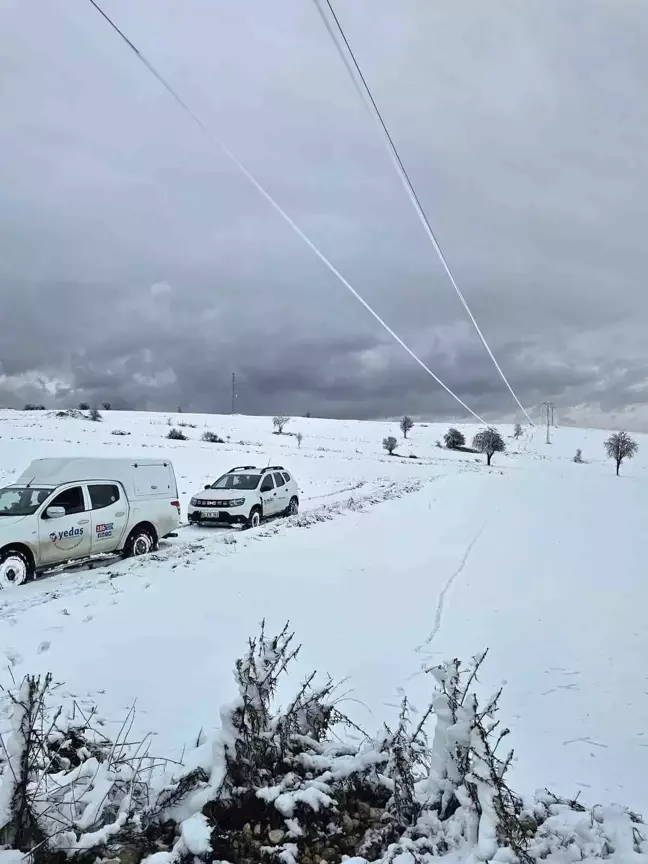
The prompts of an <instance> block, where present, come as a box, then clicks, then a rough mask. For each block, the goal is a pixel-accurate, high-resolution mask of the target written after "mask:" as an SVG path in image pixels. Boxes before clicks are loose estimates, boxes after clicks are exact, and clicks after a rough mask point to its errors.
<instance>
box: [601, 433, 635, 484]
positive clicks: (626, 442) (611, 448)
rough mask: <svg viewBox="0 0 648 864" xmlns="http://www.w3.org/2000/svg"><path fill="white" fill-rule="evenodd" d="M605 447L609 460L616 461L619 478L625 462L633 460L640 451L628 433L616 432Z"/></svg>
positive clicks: (606, 442)
mask: <svg viewBox="0 0 648 864" xmlns="http://www.w3.org/2000/svg"><path fill="white" fill-rule="evenodd" d="M604 446H605V452H606V453H607V455H608V458H610V459H614V461H615V463H616V473H617V477H618V476H619V470H620V468H621V463H622V462H623V460H624V459H632V458H633V456H635V454H636V453H637V451H638V450H639V445H638V444H637V442H636V441H635V440H634V439H633V438H631V437H630V436H629V435H628V433H627V432H615V433H614V434H613V435H610V437H609V438H608V439H607V440H606V441H605V444H604Z"/></svg>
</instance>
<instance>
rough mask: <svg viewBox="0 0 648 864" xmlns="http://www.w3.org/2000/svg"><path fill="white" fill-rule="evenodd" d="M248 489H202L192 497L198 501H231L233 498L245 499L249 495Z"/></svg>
mask: <svg viewBox="0 0 648 864" xmlns="http://www.w3.org/2000/svg"><path fill="white" fill-rule="evenodd" d="M251 491H254V490H250V489H240V490H237V489H203V491H202V492H196V494H195V495H194V496H193V497H194V498H196V499H198V501H232V500H233V499H234V498H245V497H246V496H247V495H249V494H250V492H251Z"/></svg>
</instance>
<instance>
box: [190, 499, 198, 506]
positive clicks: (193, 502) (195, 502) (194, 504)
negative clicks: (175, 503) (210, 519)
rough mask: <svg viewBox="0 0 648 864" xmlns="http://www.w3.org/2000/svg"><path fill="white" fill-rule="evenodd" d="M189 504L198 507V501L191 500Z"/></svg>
mask: <svg viewBox="0 0 648 864" xmlns="http://www.w3.org/2000/svg"><path fill="white" fill-rule="evenodd" d="M189 503H190V504H191V506H192V507H197V506H198V499H197V498H192V499H191V501H190V502H189Z"/></svg>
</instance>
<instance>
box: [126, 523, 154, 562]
mask: <svg viewBox="0 0 648 864" xmlns="http://www.w3.org/2000/svg"><path fill="white" fill-rule="evenodd" d="M154 549H155V538H154V537H153V536H152V535H151V532H150V531H149V529H148V528H144V527H142V528H133V530H132V531H131V533H130V534H129V536H128V540H127V541H126V545H125V546H124V558H134V557H136V556H139V555H148V554H149V552H152V551H153V550H154Z"/></svg>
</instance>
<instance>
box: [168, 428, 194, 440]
mask: <svg viewBox="0 0 648 864" xmlns="http://www.w3.org/2000/svg"><path fill="white" fill-rule="evenodd" d="M166 437H167V438H170V439H171V440H172V441H188V440H189V438H188V436H187V435H185V434H184V432H183V431H182V430H181V429H176V428H175V426H174V427H172V428H171V429H169V431H168V433H167V436H166Z"/></svg>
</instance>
